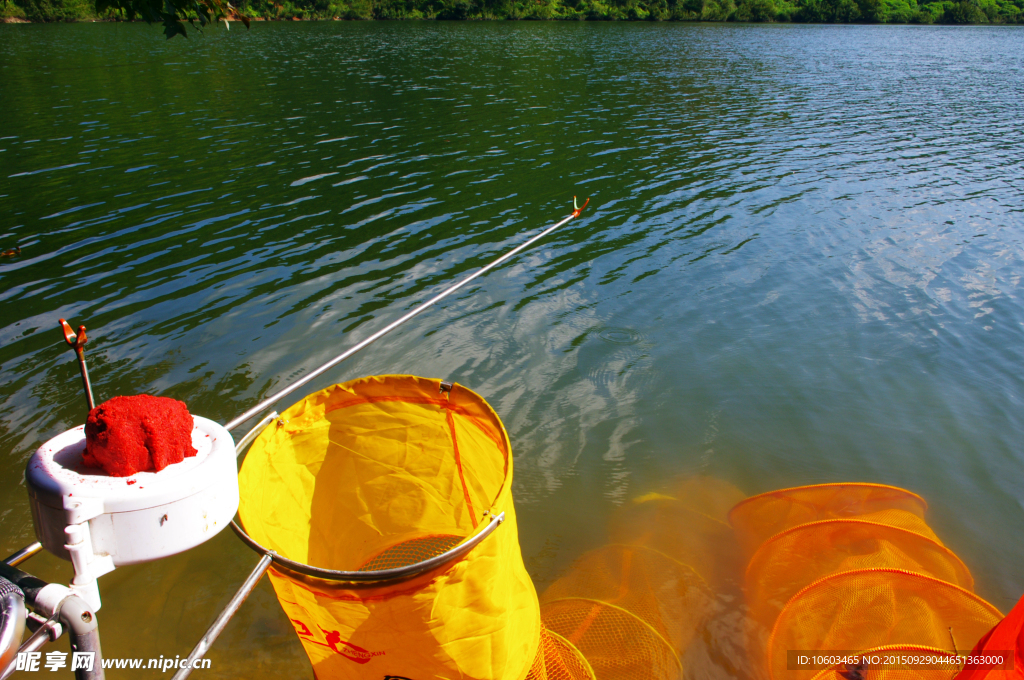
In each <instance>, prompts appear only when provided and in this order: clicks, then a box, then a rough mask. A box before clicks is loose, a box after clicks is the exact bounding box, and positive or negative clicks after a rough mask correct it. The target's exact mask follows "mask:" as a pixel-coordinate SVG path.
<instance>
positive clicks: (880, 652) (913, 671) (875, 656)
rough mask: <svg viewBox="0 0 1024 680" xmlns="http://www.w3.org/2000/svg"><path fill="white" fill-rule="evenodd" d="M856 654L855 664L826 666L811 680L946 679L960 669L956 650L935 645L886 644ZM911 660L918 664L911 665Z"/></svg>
mask: <svg viewBox="0 0 1024 680" xmlns="http://www.w3.org/2000/svg"><path fill="white" fill-rule="evenodd" d="M858 657H859V660H858V661H859V662H858V663H856V664H841V665H837V666H834V667H832V668H826V669H825V670H822V671H818V672H817V673H816V674H815V675H814V677H813V678H812V680H851V678H856V679H857V680H949V679H950V677H951V676H952V675H953V674H955V673H956V672H957V669H958V668H959V667H958V666H957V660H958V659H957V655H956V654H955V653H953V652H949V651H946V650H945V649H937V648H935V647H922V646H913V645H889V646H886V647H880V648H878V649H869V650H867V651H865V652H863V653H861V654H859V655H858ZM896 661H901V662H900V663H896ZM914 661H920V662H921V663H918V664H916V665H912V664H913V662H914ZM907 662H909V663H907ZM928 666H930V667H928Z"/></svg>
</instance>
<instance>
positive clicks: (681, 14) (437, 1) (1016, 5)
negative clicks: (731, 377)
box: [0, 0, 1024, 37]
mask: <svg viewBox="0 0 1024 680" xmlns="http://www.w3.org/2000/svg"><path fill="white" fill-rule="evenodd" d="M236 1H237V2H238V4H237V5H236V6H231V5H229V4H228V0H0V17H19V18H25V19H29V20H33V21H73V20H83V19H95V18H101V19H115V20H124V19H133V18H141V19H145V20H147V21H156V22H163V24H164V27H165V33H166V34H167V36H168V37H173V36H174V35H176V34H178V33H181V34H182V35H186V23H187V22H191V23H192V25H193V26H195V27H196V28H201V27H202V26H205V25H206V24H207V23H209V22H211V21H218V20H221V19H224V18H226V17H231V18H236V19H240V20H242V21H246V22H248V19H256V20H260V19H271V20H280V19H285V20H287V19H336V18H337V19H563V20H618V19H621V20H634V21H642V20H647V21H754V22H771V21H794V22H809V23H920V24H935V23H938V24H989V23H991V24H1020V23H1024V0H920V1H919V0H236ZM93 2H95V5H93V4H92V3H93ZM183 22H186V23H183Z"/></svg>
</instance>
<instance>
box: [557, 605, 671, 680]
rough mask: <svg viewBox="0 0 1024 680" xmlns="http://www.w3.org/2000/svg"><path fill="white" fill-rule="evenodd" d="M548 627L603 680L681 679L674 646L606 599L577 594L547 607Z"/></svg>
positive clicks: (597, 677) (595, 675)
mask: <svg viewBox="0 0 1024 680" xmlns="http://www.w3.org/2000/svg"><path fill="white" fill-rule="evenodd" d="M540 612H541V619H542V621H543V622H544V627H545V628H547V629H549V630H551V631H552V632H554V633H556V634H558V635H560V636H562V637H563V638H565V639H566V640H567V641H568V642H569V643H570V644H571V645H573V646H574V647H575V648H576V649H578V650H579V651H580V652H581V653H582V654H583V656H584V657H585V658H586V659H587V661H588V662H589V663H590V666H591V668H593V669H594V677H595V678H596V679H597V680H679V679H680V678H682V665H681V664H680V661H679V657H678V656H677V655H676V653H675V651H674V650H673V649H672V647H671V645H670V644H669V643H668V642H666V640H665V639H664V638H663V637H662V636H661V635H660V634H658V632H657V631H655V630H654V629H653V628H652V627H651V626H650V625H648V624H647V623H645V622H644V621H642V620H641V619H640V618H638V617H637V616H635V615H633V614H630V613H629V612H627V611H626V610H624V609H620V608H618V607H615V606H613V605H610V604H607V603H605V602H598V601H596V600H586V599H582V598H572V599H565V600H553V601H550V602H545V603H544V604H543V605H541V610H540Z"/></svg>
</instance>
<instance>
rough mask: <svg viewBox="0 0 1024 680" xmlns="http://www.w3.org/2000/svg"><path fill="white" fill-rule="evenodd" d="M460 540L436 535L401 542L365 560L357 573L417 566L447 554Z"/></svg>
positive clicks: (451, 536)
mask: <svg viewBox="0 0 1024 680" xmlns="http://www.w3.org/2000/svg"><path fill="white" fill-rule="evenodd" d="M462 538H463V537H462V536H453V535H450V534H438V535H436V536H423V537H420V538H414V539H412V540H410V541H402V542H401V543H398V544H396V545H393V546H391V547H390V548H388V549H386V550H384V551H382V552H380V553H379V554H378V555H376V556H375V557H373V558H371V559H369V560H367V562H366V563H365V564H364V565H363V566H361V567H360V568H359V571H382V570H384V569H395V568H398V567H407V566H409V565H410V564H417V563H419V562H422V561H424V560H429V559H430V558H431V557H437V556H438V555H441V554H444V553H446V552H448V551H449V550H451V549H452V548H454V547H455V546H457V545H458V544H459V543H460V542H461V541H462Z"/></svg>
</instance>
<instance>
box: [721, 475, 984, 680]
mask: <svg viewBox="0 0 1024 680" xmlns="http://www.w3.org/2000/svg"><path fill="white" fill-rule="evenodd" d="M926 507H927V506H926V505H925V503H924V501H923V500H922V499H921V498H920V497H919V496H917V495H915V494H912V493H910V492H909V491H905V490H903V489H897V488H895V487H887V486H882V485H875V484H826V485H821V486H809V487H799V488H795V489H782V490H780V491H773V492H770V493H767V494H761V495H760V496H754V497H752V498H749V499H747V500H745V501H743V502H742V503H740V504H739V505H737V506H736V507H735V508H733V510H732V511H731V512H730V519H731V521H732V523H733V526H734V527H735V529H736V532H737V535H738V537H739V540H740V542H741V543H742V544H743V545H744V546H745V548H746V550H747V551H748V553H749V554H752V557H751V559H750V562H749V563H748V565H747V568H746V574H745V591H746V598H747V604H748V606H749V611H750V623H751V627H750V638H751V640H750V645H749V647H750V649H752V650H755V653H758V650H760V652H759V653H761V654H763V658H764V659H765V667H766V670H767V672H768V674H769V676H770V677H771V678H774V679H781V678H787V680H788V679H795V680H799V679H801V678H805V679H806V680H810V679H811V678H821V679H822V680H825V679H826V678H827V679H829V680H835V679H836V678H838V677H842V678H846V680H865V679H866V678H871V679H872V680H876V679H877V680H883V679H884V680H911V679H912V678H913V679H921V680H929V679H930V678H938V677H939V676H938V675H936V673H937V672H938V671H939V670H941V669H936V668H910V667H899V666H897V667H881V666H870V665H868V666H863V667H858V668H845V667H839V666H836V667H834V668H809V667H794V666H793V663H794V661H793V658H792V655H793V654H795V653H797V652H802V653H804V654H808V655H813V654H823V655H825V656H826V657H827V656H829V655H832V654H842V653H844V652H845V653H851V652H852V653H862V652H865V651H867V650H904V651H906V650H910V651H913V650H922V649H931V650H937V651H936V653H937V654H939V655H942V654H946V655H951V654H954V653H955V649H956V645H960V646H961V648H969V647H970V646H972V645H974V644H975V643H976V642H977V641H978V639H979V638H980V637H981V636H982V635H983V634H984V633H985V632H986V631H987V630H989V629H990V628H991V627H992V626H993V625H994V624H995V622H997V621H998V620H999V616H1000V615H999V612H998V611H997V610H996V609H995V608H994V607H993V606H992V605H990V604H989V603H987V602H985V601H984V600H983V599H981V598H980V597H978V596H977V595H975V594H974V593H973V592H972V591H973V588H974V580H973V578H972V577H971V574H970V572H969V571H968V569H967V567H966V566H964V564H963V562H961V561H960V559H959V558H957V557H956V555H954V554H953V553H952V552H951V551H950V550H948V549H947V548H946V547H945V546H943V545H942V543H941V541H939V539H938V537H937V536H936V535H935V533H934V532H933V531H932V529H931V528H930V527H929V526H928V524H927V523H926V522H925V520H924V512H925V509H926ZM904 656H905V655H904ZM911 656H913V655H911ZM944 672H945V675H944V676H942V677H944V678H949V677H951V671H950V667H947V668H946V669H945V671H944Z"/></svg>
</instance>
